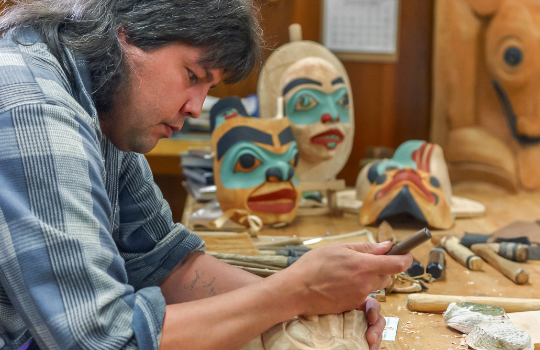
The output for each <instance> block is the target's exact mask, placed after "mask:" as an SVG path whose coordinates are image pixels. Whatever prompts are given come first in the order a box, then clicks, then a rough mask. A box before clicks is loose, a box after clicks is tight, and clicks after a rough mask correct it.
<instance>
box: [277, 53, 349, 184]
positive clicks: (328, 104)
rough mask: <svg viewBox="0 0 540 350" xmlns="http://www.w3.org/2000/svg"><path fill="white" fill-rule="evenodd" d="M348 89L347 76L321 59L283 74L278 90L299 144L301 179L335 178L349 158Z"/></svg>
mask: <svg viewBox="0 0 540 350" xmlns="http://www.w3.org/2000/svg"><path fill="white" fill-rule="evenodd" d="M349 90H350V86H349V84H348V79H347V77H346V76H345V75H344V74H343V73H341V72H339V71H338V70H337V69H336V68H335V67H334V66H333V65H332V64H331V63H330V62H328V61H326V60H324V59H322V58H319V57H305V58H302V59H300V60H298V61H296V62H294V63H293V64H291V65H290V66H289V67H288V68H287V69H286V70H285V71H284V72H283V75H282V77H281V80H280V84H279V91H280V94H281V96H283V101H284V104H285V106H284V115H286V116H287V117H288V118H289V119H290V120H291V123H292V126H291V129H292V131H293V133H294V136H295V138H296V140H297V142H298V149H299V153H300V161H299V167H298V176H299V178H300V179H301V180H306V181H321V180H329V179H332V178H333V177H335V175H336V174H337V173H338V172H339V171H340V170H341V168H342V167H343V165H344V164H345V162H346V160H347V159H348V157H349V154H350V146H351V144H352V139H353V135H354V123H353V112H352V110H351V100H350V98H351V96H350V91H349ZM321 170H322V171H321ZM322 174H325V175H323V176H324V177H323V178H321V175H322ZM326 174H328V175H326Z"/></svg>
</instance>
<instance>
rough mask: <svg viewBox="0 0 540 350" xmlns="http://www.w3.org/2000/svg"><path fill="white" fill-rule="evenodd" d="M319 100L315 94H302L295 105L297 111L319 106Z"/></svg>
mask: <svg viewBox="0 0 540 350" xmlns="http://www.w3.org/2000/svg"><path fill="white" fill-rule="evenodd" d="M317 105H318V103H317V100H315V98H313V96H311V95H308V94H302V95H300V96H299V97H298V99H297V100H296V105H295V106H294V110H295V111H308V110H310V109H312V108H313V107H315V106H317Z"/></svg>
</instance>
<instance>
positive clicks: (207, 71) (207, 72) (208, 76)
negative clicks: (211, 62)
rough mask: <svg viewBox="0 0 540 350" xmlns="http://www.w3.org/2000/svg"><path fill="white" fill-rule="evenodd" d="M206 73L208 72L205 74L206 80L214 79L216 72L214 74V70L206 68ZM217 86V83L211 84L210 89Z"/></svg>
mask: <svg viewBox="0 0 540 350" xmlns="http://www.w3.org/2000/svg"><path fill="white" fill-rule="evenodd" d="M204 74H206V76H205V80H206V81H214V74H212V71H210V69H208V68H205V69H204ZM216 86H217V84H214V85H212V86H210V89H213V88H215V87H216Z"/></svg>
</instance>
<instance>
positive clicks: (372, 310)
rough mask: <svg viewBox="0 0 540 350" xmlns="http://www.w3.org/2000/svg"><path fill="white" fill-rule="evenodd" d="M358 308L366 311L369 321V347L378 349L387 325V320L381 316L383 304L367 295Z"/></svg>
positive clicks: (367, 332)
mask: <svg viewBox="0 0 540 350" xmlns="http://www.w3.org/2000/svg"><path fill="white" fill-rule="evenodd" d="M357 310H360V311H364V313H365V314H366V317H367V320H368V322H369V325H368V329H367V331H366V339H367V342H368V344H369V349H370V350H376V349H378V348H379V346H380V345H381V341H382V332H383V330H384V327H385V326H386V321H385V319H384V317H382V316H381V304H380V303H379V302H378V301H377V300H375V299H373V298H372V297H367V298H366V300H365V301H364V302H363V303H362V305H360V307H359V308H358V309H357Z"/></svg>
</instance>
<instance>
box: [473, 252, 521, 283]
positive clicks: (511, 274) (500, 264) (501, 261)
mask: <svg viewBox="0 0 540 350" xmlns="http://www.w3.org/2000/svg"><path fill="white" fill-rule="evenodd" d="M471 250H472V251H473V252H474V253H475V254H476V255H479V256H481V257H482V258H483V259H484V260H486V261H487V262H488V263H489V264H490V265H491V266H493V267H494V268H495V269H496V270H497V271H499V272H501V273H502V274H503V275H505V276H506V277H508V278H510V279H511V280H512V281H513V282H514V283H516V284H525V283H527V282H529V271H527V270H525V269H524V268H522V267H521V265H520V264H518V263H516V262H513V261H511V260H508V259H505V258H503V257H502V256H499V255H498V254H497V253H496V252H495V251H494V250H493V248H492V247H491V246H490V245H489V243H481V244H473V245H472V246H471Z"/></svg>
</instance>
